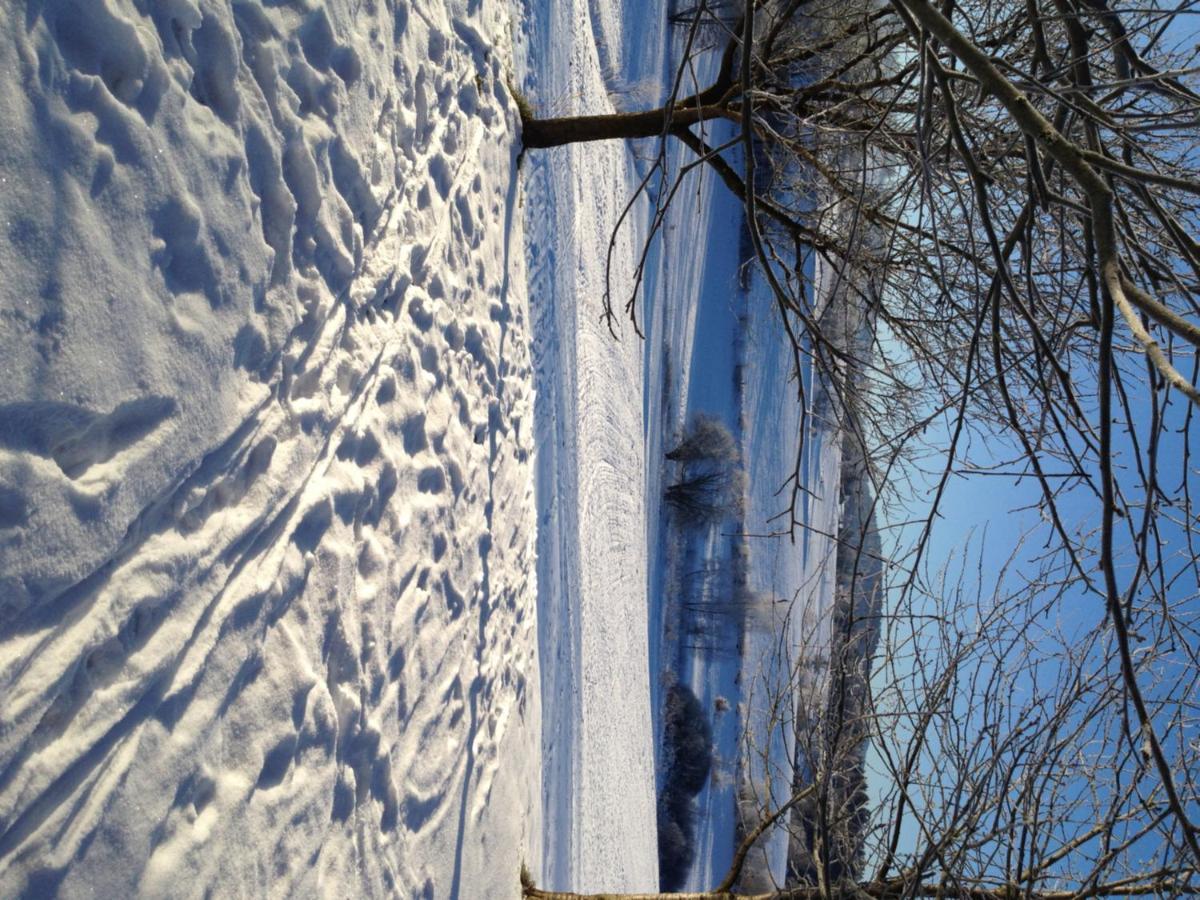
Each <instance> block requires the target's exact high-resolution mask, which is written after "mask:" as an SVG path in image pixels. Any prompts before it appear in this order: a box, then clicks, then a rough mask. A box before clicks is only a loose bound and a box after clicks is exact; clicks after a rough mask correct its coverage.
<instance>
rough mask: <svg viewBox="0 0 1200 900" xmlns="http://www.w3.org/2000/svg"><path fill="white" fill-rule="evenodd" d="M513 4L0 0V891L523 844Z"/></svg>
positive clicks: (428, 863)
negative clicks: (0, 367) (509, 83)
mask: <svg viewBox="0 0 1200 900" xmlns="http://www.w3.org/2000/svg"><path fill="white" fill-rule="evenodd" d="M513 17H514V10H512V9H510V7H509V6H508V5H506V4H503V3H496V2H488V3H480V2H478V0H462V2H449V3H440V2H433V0H417V2H404V0H395V2H382V0H377V2H359V0H329V2H323V3H302V2H295V3H262V4H260V3H257V2H231V0H171V2H167V0H76V2H70V0H43V2H39V0H30V2H26V3H19V4H18V3H9V4H5V5H4V6H3V8H2V9H0V25H2V27H0V72H2V73H3V76H4V77H3V78H0V120H2V121H3V122H4V126H3V133H2V135H0V225H2V226H3V227H2V229H0V272H2V277H0V359H3V360H4V372H5V378H4V379H3V381H2V382H0V698H2V700H0V703H2V706H0V896H5V897H8V896H18V895H21V894H23V893H25V894H28V895H31V896H39V897H40V896H50V895H53V894H54V893H55V892H56V891H57V892H58V893H59V894H61V895H62V896H98V897H128V896H134V895H137V894H139V893H140V894H144V895H147V896H164V895H171V896H201V895H204V894H205V893H206V892H211V895H212V896H239V895H259V894H265V893H270V894H271V895H273V896H276V895H277V896H322V895H324V896H338V897H340V896H388V897H391V896H403V897H409V896H448V895H454V894H457V895H459V896H463V897H475V896H489V895H497V896H511V895H512V893H513V891H514V890H515V885H516V873H517V869H518V866H519V865H520V862H521V860H522V859H526V860H528V861H530V863H531V865H533V864H535V861H536V859H537V858H539V857H540V855H541V831H542V822H541V814H542V805H541V799H540V786H541V771H540V753H539V747H540V735H541V721H540V710H539V694H540V691H539V683H540V676H539V672H538V667H537V659H536V648H537V632H536V609H535V604H536V596H537V593H536V592H537V585H536V577H535V569H536V563H535V547H534V540H535V533H536V529H535V524H536V523H535V498H534V493H533V469H532V451H533V440H534V421H533V396H532V390H531V387H532V365H531V359H530V354H529V344H530V318H529V309H528V304H527V299H526V292H525V274H524V262H523V255H524V250H523V248H524V243H523V238H522V223H523V217H522V215H521V214H520V211H519V209H518V207H517V197H518V193H519V190H518V187H519V183H518V179H517V176H516V173H515V154H516V149H517V145H516V114H515V109H514V104H513V102H512V100H511V99H510V97H509V94H508V91H507V88H506V86H505V80H506V73H507V71H508V70H510V69H511V50H510V43H511V35H512V31H513ZM631 577H634V578H636V577H637V576H636V575H632V576H631Z"/></svg>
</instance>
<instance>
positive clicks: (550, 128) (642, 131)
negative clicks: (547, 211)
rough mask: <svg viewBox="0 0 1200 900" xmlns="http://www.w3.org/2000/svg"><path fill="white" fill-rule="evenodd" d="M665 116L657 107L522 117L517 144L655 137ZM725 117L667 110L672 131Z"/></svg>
mask: <svg viewBox="0 0 1200 900" xmlns="http://www.w3.org/2000/svg"><path fill="white" fill-rule="evenodd" d="M667 114H668V107H660V108H659V109H652V110H647V111H646V112H636V113H609V114H608V115H600V116H564V117H562V118H557V119H537V118H525V117H522V122H521V126H522V128H521V140H522V143H523V144H524V146H525V148H526V149H527V150H532V149H538V148H543V147H560V146H562V145H563V144H578V143H582V142H584V141H608V140H628V139H630V138H644V137H658V136H659V135H661V134H663V133H664V131H665V130H666V129H667ZM729 115H730V114H729V112H728V111H727V110H726V109H725V108H724V107H721V106H684V105H683V104H679V105H676V106H675V108H674V109H673V110H670V124H671V126H672V127H675V126H683V127H686V126H689V125H695V124H696V123H697V122H704V121H706V120H708V119H716V118H721V117H728V116H729Z"/></svg>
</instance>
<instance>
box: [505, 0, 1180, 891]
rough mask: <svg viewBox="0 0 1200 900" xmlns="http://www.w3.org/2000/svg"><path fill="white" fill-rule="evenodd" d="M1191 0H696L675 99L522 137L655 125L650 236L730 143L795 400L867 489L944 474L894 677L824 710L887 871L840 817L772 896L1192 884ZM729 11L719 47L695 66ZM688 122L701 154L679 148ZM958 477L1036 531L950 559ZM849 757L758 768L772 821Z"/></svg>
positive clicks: (911, 549) (903, 582) (894, 584)
mask: <svg viewBox="0 0 1200 900" xmlns="http://www.w3.org/2000/svg"><path fill="white" fill-rule="evenodd" d="M1197 14H1200V7H1198V6H1197V5H1196V4H1195V3H1194V2H1193V0H1182V2H1180V3H1178V4H1177V5H1171V6H1164V5H1161V4H1160V3H1158V2H1147V3H1144V4H1140V5H1136V6H1134V5H1125V6H1119V5H1118V4H1117V3H1116V2H1115V0H937V2H930V0H860V2H855V3H845V2H837V0H751V2H749V3H742V4H740V5H736V6H731V5H730V4H724V3H723V4H714V3H705V2H704V0H700V2H698V3H695V4H692V5H690V6H689V8H688V10H687V15H684V16H681V17H680V18H681V20H684V21H685V24H683V25H681V28H683V37H682V41H681V42H682V50H683V57H684V62H683V63H682V64H681V65H680V68H679V70H678V77H677V79H676V81H675V83H674V84H673V85H672V86H671V90H670V93H669V95H668V101H667V103H666V104H665V105H663V106H662V107H660V108H658V109H653V110H647V111H645V112H639V113H626V114H619V115H598V116H587V117H577V118H570V119H555V120H535V119H529V120H527V121H526V122H525V141H526V145H527V146H530V147H540V146H553V145H555V144H559V143H565V142H570V141H578V140H596V139H604V138H651V139H655V140H657V141H658V142H659V144H658V146H659V152H658V154H657V157H656V158H655V164H654V166H653V167H652V169H651V171H650V172H649V173H648V174H647V177H646V182H645V183H644V184H643V188H644V187H646V186H648V185H650V184H651V183H652V182H653V181H654V179H658V180H659V181H660V182H661V184H660V185H659V187H658V189H657V190H656V191H655V192H654V195H655V197H656V200H655V208H654V210H653V211H652V231H653V230H655V229H657V228H658V227H660V226H661V223H662V221H663V220H664V217H665V215H666V210H667V208H668V207H669V204H670V201H671V199H672V198H673V197H674V196H675V195H676V193H677V191H678V190H679V188H680V185H681V184H682V183H683V182H684V179H686V178H687V177H691V176H692V175H693V174H694V173H695V172H696V171H698V170H701V169H704V170H707V171H711V172H713V173H715V174H716V175H717V176H718V177H719V178H720V179H721V180H722V181H723V183H724V184H725V185H726V186H727V187H728V188H729V189H730V190H731V191H733V192H734V193H735V194H736V195H737V196H739V197H740V198H741V199H742V201H743V204H744V208H745V214H746V229H747V233H748V237H749V240H750V242H751V244H752V246H753V248H754V252H755V255H756V257H757V259H758V262H759V271H760V274H761V278H762V280H763V282H764V283H765V284H766V285H767V286H768V287H769V291H770V296H771V297H772V298H773V301H774V303H775V304H776V306H777V308H778V312H779V318H780V323H781V327H782V328H783V329H784V330H785V331H786V334H787V335H788V337H789V338H790V340H791V343H792V346H793V348H794V354H795V363H796V376H797V377H796V379H795V384H796V390H797V394H798V396H797V398H796V399H797V401H798V402H799V403H801V404H802V407H803V408H804V409H805V410H806V411H807V410H812V409H813V408H814V406H815V404H816V398H815V396H811V395H814V394H818V393H819V394H820V395H821V396H822V397H824V398H826V399H825V400H824V401H823V402H825V403H826V408H825V409H823V410H822V413H821V414H822V416H825V417H827V418H828V419H829V420H830V421H831V422H833V423H834V424H835V427H836V428H837V429H838V432H839V434H840V435H841V436H842V440H843V441H845V442H847V444H848V445H852V446H853V447H854V452H855V453H857V454H859V455H861V457H862V458H863V459H864V460H865V461H866V463H865V468H864V471H865V473H866V474H865V476H864V477H866V478H867V479H868V481H869V482H870V487H871V492H872V496H873V497H875V498H878V499H875V500H873V501H872V503H873V506H874V507H875V509H873V510H872V515H871V516H870V517H869V519H870V520H875V519H879V520H881V521H894V520H896V519H898V518H900V517H901V512H898V511H903V510H905V509H911V508H912V507H913V500H914V497H913V494H915V493H924V492H926V491H927V492H928V498H927V501H926V502H924V504H923V506H922V507H921V509H920V514H919V515H918V516H917V520H918V521H917V523H916V525H915V526H912V525H911V524H910V526H909V527H908V528H906V529H903V530H901V531H898V532H897V533H898V534H900V535H902V537H900V538H895V539H894V540H889V541H888V542H887V543H888V555H889V557H890V567H889V569H888V570H887V576H886V577H887V582H888V583H887V591H886V596H887V604H886V607H885V610H884V611H883V613H882V614H881V616H882V627H881V633H882V642H881V645H882V647H883V650H882V652H881V655H880V658H881V660H882V663H881V668H880V669H879V671H877V673H876V674H875V676H873V677H872V679H871V685H872V686H873V696H872V697H871V698H870V702H869V703H866V704H861V705H856V707H855V709H852V710H847V709H846V708H845V707H844V706H843V708H841V710H840V711H839V710H838V709H836V708H835V707H836V704H835V706H832V707H831V706H828V705H826V706H824V707H823V708H822V709H823V711H822V713H821V714H822V715H823V716H826V717H830V716H834V717H836V716H839V715H840V716H842V719H841V720H840V721H839V720H837V719H836V718H835V720H834V723H833V727H832V731H830V728H829V727H828V726H825V727H823V730H822V733H824V734H829V733H843V732H844V733H850V734H855V735H860V734H870V735H872V737H873V741H874V744H875V747H876V748H877V751H878V755H879V757H880V760H881V762H880V763H879V766H880V767H881V769H882V771H883V774H884V775H885V776H886V777H885V779H884V780H885V781H886V786H885V788H884V789H883V790H882V796H881V799H880V800H879V802H878V803H876V804H875V806H874V807H873V809H872V810H871V813H870V818H869V821H868V822H866V823H861V822H856V823H855V824H854V825H853V828H854V829H856V830H857V831H861V832H862V833H861V834H856V835H854V836H852V837H851V838H847V839H846V840H849V841H850V843H851V844H853V845H854V846H855V847H856V848H857V847H859V846H860V844H861V845H862V848H861V853H860V851H859V850H856V851H855V852H856V854H859V855H860V856H861V858H862V860H863V861H864V862H863V865H862V866H860V867H859V869H860V870H859V871H857V872H853V873H849V874H844V873H832V872H831V870H830V867H829V865H828V852H827V856H826V862H825V863H822V862H821V853H822V849H821V847H820V846H816V847H815V848H814V849H813V852H814V853H815V856H814V860H815V863H814V867H813V873H814V874H813V876H812V878H811V879H810V880H809V881H807V882H805V881H803V879H800V880H797V882H796V883H794V884H792V885H791V886H790V887H788V888H787V889H786V890H785V891H784V892H783V893H781V894H778V895H779V896H795V897H808V896H817V895H822V896H825V895H829V894H832V893H839V892H845V891H850V892H853V893H858V894H865V895H868V896H875V897H885V896H887V897H891V896H897V897H900V896H934V895H937V896H957V897H966V896H972V897H979V898H1001V897H1005V898H1007V897H1015V896H1017V895H1024V896H1027V897H1031V898H1035V897H1042V898H1057V897H1060V896H1061V897H1066V896H1098V895H1140V894H1164V895H1178V894H1190V893H1196V892H1197V886H1198V885H1200V880H1198V879H1197V877H1196V872H1197V870H1198V869H1200V786H1198V785H1197V783H1196V779H1197V777H1200V730H1198V729H1200V719H1198V717H1197V704H1198V703H1200V665H1198V663H1200V656H1198V654H1200V635H1198V632H1197V624H1198V623H1197V622H1196V621H1195V619H1196V617H1197V614H1198V613H1200V597H1198V596H1197V595H1198V585H1200V549H1198V548H1197V546H1196V541H1195V536H1194V535H1195V532H1196V530H1197V515H1196V510H1195V507H1194V505H1193V497H1192V492H1193V485H1194V483H1195V479H1194V476H1195V473H1196V465H1195V462H1194V460H1193V451H1192V440H1191V438H1192V436H1193V434H1194V433H1195V425H1194V421H1195V416H1196V412H1197V407H1198V406H1200V390H1198V388H1197V379H1198V376H1200V358H1198V357H1197V350H1198V349H1200V325H1198V324H1197V323H1198V321H1200V318H1198V317H1200V302H1198V300H1200V241H1198V240H1197V227H1198V226H1200V215H1198V213H1200V202H1198V199H1197V198H1198V197H1200V177H1198V176H1197V167H1198V159H1197V154H1200V93H1198V92H1197V77H1196V76H1197V74H1200V64H1198V61H1197V56H1198V53H1200V47H1198V46H1197V44H1198V40H1197V38H1198V35H1200V27H1198V26H1197V25H1196V24H1192V23H1194V22H1198V21H1200V19H1198V18H1197ZM714 38H715V39H717V40H719V42H720V44H721V45H722V46H721V47H720V49H719V51H718V52H719V54H720V65H719V67H718V69H717V74H716V76H715V77H714V78H713V79H712V81H711V82H710V83H708V84H702V85H697V86H695V87H694V89H693V90H688V89H687V85H688V83H689V82H688V77H687V76H688V73H690V72H693V71H694V69H693V68H692V66H691V65H690V62H691V60H692V58H693V57H694V56H695V54H697V53H698V52H700V50H701V49H702V48H703V47H704V45H705V41H712V40H713V39H714ZM672 142H681V143H682V144H684V145H685V146H686V147H687V148H689V149H690V151H691V154H692V155H691V157H690V159H689V160H688V161H687V162H686V163H684V164H682V165H679V166H676V167H675V168H674V169H672V167H671V160H672V159H673V156H672V154H671V153H670V152H669V148H670V147H671V146H672ZM633 208H634V207H633V206H632V201H631V207H630V209H633ZM607 310H608V314H609V315H610V316H612V315H616V311H615V310H614V308H613V305H612V304H611V302H609V303H608V306H607ZM626 311H627V313H628V314H629V315H630V316H632V317H633V318H634V320H635V324H636V319H637V309H636V306H635V304H634V301H633V299H631V300H630V301H629V304H628V305H627V307H626ZM848 334H851V335H858V336H861V335H863V334H867V335H869V337H868V339H867V340H866V341H865V342H864V341H861V340H853V339H852V340H848V339H847V335H848ZM809 370H811V371H812V372H814V373H816V375H815V378H814V379H808V380H806V379H805V378H804V377H802V373H803V372H805V371H809ZM814 384H818V385H819V390H817V391H814ZM798 459H799V456H798ZM800 472H801V469H800V466H799V463H797V469H796V474H795V476H794V478H793V482H792V484H791V496H792V504H791V506H792V509H791V511H790V520H791V527H792V528H793V529H795V528H799V527H803V517H802V516H801V515H800V514H799V511H798V509H797V497H798V496H799V495H800V493H801V492H802V491H803V490H804V485H803V484H801V476H800ZM958 478H975V479H976V480H977V481H978V482H979V483H980V484H981V485H985V486H986V485H989V484H995V483H1004V484H1016V485H1017V486H1018V487H1021V488H1022V489H1023V486H1025V485H1029V486H1031V487H1032V489H1033V499H1032V501H1031V506H1030V508H1029V509H1028V510H1026V513H1027V514H1029V515H1031V516H1032V517H1033V519H1034V520H1035V524H1034V526H1033V527H1032V529H1031V530H1030V533H1029V535H1028V538H1027V541H1026V542H1025V543H1024V544H1023V545H1022V546H1020V547H1010V548H1005V549H1004V550H1003V551H1002V552H1001V553H1000V554H999V556H1000V557H1002V558H1003V557H1006V556H1007V555H1008V554H1009V553H1010V552H1011V553H1013V554H1014V556H1013V558H1012V561H1011V564H1010V565H1008V566H1006V567H1000V566H998V565H996V564H995V563H994V562H993V563H992V564H991V565H988V566H987V567H986V568H987V569H988V572H989V574H990V577H987V578H985V577H982V573H981V574H980V577H978V578H975V579H974V580H973V581H974V583H971V582H972V579H966V578H950V577H949V576H948V574H947V573H948V571H951V570H950V569H948V568H947V565H946V564H945V563H944V562H943V563H941V564H938V565H931V564H930V560H929V556H930V553H931V551H930V547H931V541H932V535H933V533H934V529H935V526H936V523H937V521H938V518H939V514H940V512H941V506H942V504H943V501H944V499H945V497H946V496H947V492H948V491H949V490H950V488H951V484H952V482H953V481H954V480H955V479H958ZM1017 493H1018V494H1020V493H1022V492H1021V491H1017ZM865 534H866V526H865V525H864V532H863V535H864V538H865ZM859 545H860V547H861V546H862V540H860V542H859ZM860 555H861V554H860ZM997 555H998V554H997V551H996V548H995V546H994V544H993V545H989V546H988V547H987V548H986V556H987V558H988V559H991V560H995V559H996V558H997ZM851 618H853V617H851ZM842 627H844V628H852V627H853V621H851V623H850V624H849V625H847V624H846V623H845V622H843V623H842ZM831 685H832V686H831V690H832V691H834V696H836V679H835V680H834V682H831ZM860 707H861V708H860ZM826 755H828V754H826ZM834 755H835V756H836V754H834ZM816 756H817V757H819V756H820V754H819V753H817V754H816ZM814 758H816V757H814ZM818 768H820V767H819V766H818ZM837 771H838V766H837V765H829V766H826V767H825V772H824V774H822V773H821V772H820V771H818V772H816V773H815V774H814V781H813V782H812V785H811V786H810V787H807V788H805V789H803V790H797V791H794V792H793V794H792V796H791V797H783V798H781V797H767V798H764V799H763V804H764V807H766V808H767V809H766V812H767V814H766V815H765V816H764V817H763V821H764V822H768V821H769V822H770V823H771V826H770V827H773V826H774V825H775V824H777V823H785V824H786V823H787V822H789V821H792V822H794V821H795V817H794V816H791V817H790V818H789V816H790V811H792V810H793V809H795V808H796V807H797V806H800V805H802V801H801V799H799V798H800V797H801V795H803V796H806V797H809V798H811V797H813V796H815V794H813V793H812V792H813V791H816V792H817V793H819V792H820V790H821V787H820V786H821V779H822V778H827V779H829V778H834V777H836V773H837ZM810 805H811V804H810ZM848 818H853V817H847V816H846V815H844V814H843V815H840V816H838V815H835V814H834V813H830V814H829V819H828V820H827V821H823V822H818V823H817V828H818V831H819V830H821V829H824V830H825V831H826V832H827V833H832V832H833V831H836V830H837V829H838V828H839V827H840V828H843V829H845V828H847V827H850V826H849V825H848V824H847V819H848ZM834 819H840V821H834ZM751 837H753V835H751ZM807 839H808V840H809V841H810V843H811V837H810V838H807ZM830 840H832V839H830ZM829 846H832V845H829ZM827 849H828V848H827ZM736 875H737V873H736V872H734V873H731V877H730V878H727V879H726V881H725V883H724V884H723V885H721V886H720V887H719V888H718V891H722V890H728V889H730V888H731V887H732V885H733V884H734V882H735V880H736ZM531 890H532V889H531ZM781 890H782V888H781ZM787 890H790V891H791V893H787ZM530 896H551V895H549V894H540V893H537V892H532V893H530Z"/></svg>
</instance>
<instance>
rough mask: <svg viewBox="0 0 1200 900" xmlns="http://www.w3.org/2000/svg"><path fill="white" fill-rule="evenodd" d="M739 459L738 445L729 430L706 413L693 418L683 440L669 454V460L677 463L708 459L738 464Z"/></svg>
mask: <svg viewBox="0 0 1200 900" xmlns="http://www.w3.org/2000/svg"><path fill="white" fill-rule="evenodd" d="M738 458H739V455H738V449H737V444H736V443H735V442H734V440H733V435H731V434H730V433H729V429H728V428H726V427H725V425H724V424H723V423H722V422H720V421H718V420H717V419H715V418H714V417H712V416H709V415H705V414H704V413H699V414H697V415H696V416H694V417H693V418H692V421H691V424H690V425H689V426H688V430H687V431H686V432H685V433H684V436H683V440H682V441H680V442H679V443H678V444H677V445H675V448H674V449H673V450H671V451H670V452H668V453H667V459H670V460H674V461H675V462H691V461H693V460H700V459H708V460H714V461H718V462H729V463H736V462H737V461H738Z"/></svg>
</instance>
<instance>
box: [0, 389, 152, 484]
mask: <svg viewBox="0 0 1200 900" xmlns="http://www.w3.org/2000/svg"><path fill="white" fill-rule="evenodd" d="M174 412H175V401H174V400H172V399H171V398H169V397H143V398H141V399H139V400H130V401H128V402H126V403H122V404H120V405H118V406H117V407H116V408H115V409H114V410H113V411H112V412H110V413H107V414H98V413H94V412H92V411H91V410H89V409H86V408H85V407H82V406H75V405H73V404H70V403H56V402H51V401H46V402H37V401H33V402H26V403H9V404H6V405H4V406H0V447H7V448H8V449H10V450H15V451H18V452H26V453H32V454H34V455H35V456H41V457H46V458H49V459H52V460H54V462H55V463H56V464H57V465H58V467H59V469H61V470H62V472H63V474H64V475H66V476H67V477H68V478H72V479H74V478H79V477H80V476H81V475H83V474H84V473H85V472H87V470H88V469H90V468H91V467H92V466H94V465H97V464H99V463H104V462H108V461H109V460H110V459H112V458H113V457H114V456H116V455H117V454H119V453H121V452H122V451H123V450H125V449H126V448H128V447H130V446H132V445H133V444H136V443H137V442H138V441H140V440H142V439H144V438H145V437H147V436H148V435H149V434H150V433H151V432H153V431H154V430H155V429H156V428H157V427H158V426H159V425H160V424H162V422H163V421H164V420H165V419H167V418H169V417H170V416H171V415H172V414H173V413H174Z"/></svg>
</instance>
